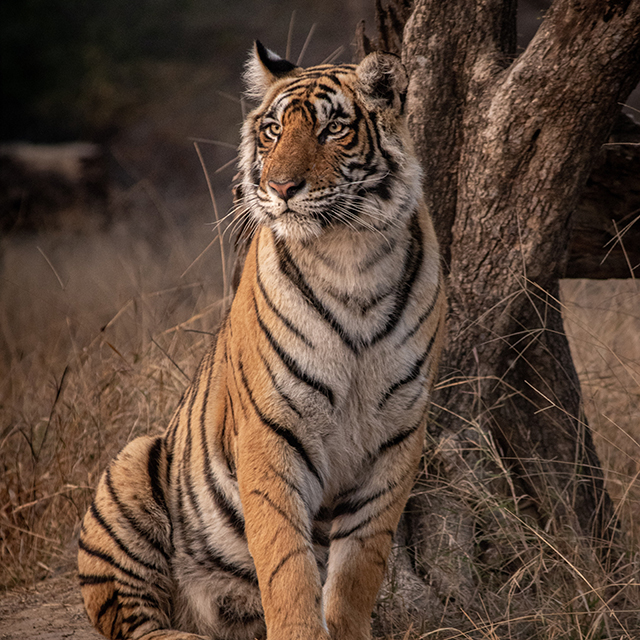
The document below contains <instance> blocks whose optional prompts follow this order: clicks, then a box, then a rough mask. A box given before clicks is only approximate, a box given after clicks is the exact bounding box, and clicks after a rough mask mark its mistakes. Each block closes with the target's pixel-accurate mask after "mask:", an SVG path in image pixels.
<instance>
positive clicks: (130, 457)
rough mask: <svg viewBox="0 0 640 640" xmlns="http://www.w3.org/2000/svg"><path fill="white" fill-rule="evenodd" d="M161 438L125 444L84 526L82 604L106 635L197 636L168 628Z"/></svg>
mask: <svg viewBox="0 0 640 640" xmlns="http://www.w3.org/2000/svg"><path fill="white" fill-rule="evenodd" d="M166 465H167V460H166V455H165V451H164V445H163V440H162V438H159V437H158V438H151V437H141V438H137V439H136V440H134V441H132V442H131V443H129V444H128V445H127V446H126V447H125V448H124V449H123V450H122V451H121V452H120V454H119V455H118V456H117V457H116V458H115V460H113V462H112V463H111V464H110V465H109V467H108V468H107V470H106V471H105V473H104V474H103V476H102V478H101V480H100V484H99V485H98V489H97V492H96V496H95V498H94V501H93V504H92V505H91V507H90V508H89V510H88V511H87V514H86V516H85V518H84V521H83V524H82V531H81V535H80V542H79V547H80V548H79V552H78V568H79V573H80V584H81V586H82V595H83V598H84V603H85V608H86V610H87V613H88V614H89V618H90V619H91V622H92V623H93V625H94V626H95V627H96V628H97V629H98V631H100V633H102V634H103V635H105V636H106V637H107V638H111V639H113V640H116V639H123V640H128V639H135V640H143V639H144V640H196V639H197V638H202V636H198V635H193V634H189V633H183V632H180V631H172V630H171V617H172V616H171V602H172V599H173V592H174V586H173V580H172V577H171V569H170V565H171V557H172V553H173V549H172V542H171V521H170V518H169V513H168V510H167V506H166V502H165V497H164V496H165V492H164V484H165V483H164V478H165V477H166Z"/></svg>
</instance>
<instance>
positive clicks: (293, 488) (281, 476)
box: [269, 464, 308, 508]
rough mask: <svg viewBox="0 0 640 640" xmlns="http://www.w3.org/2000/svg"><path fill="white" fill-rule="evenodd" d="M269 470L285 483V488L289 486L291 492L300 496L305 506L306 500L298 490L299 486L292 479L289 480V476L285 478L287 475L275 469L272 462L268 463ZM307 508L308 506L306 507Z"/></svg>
mask: <svg viewBox="0 0 640 640" xmlns="http://www.w3.org/2000/svg"><path fill="white" fill-rule="evenodd" d="M269 470H270V471H271V472H272V473H273V474H274V475H275V476H276V477H277V478H279V479H280V480H282V482H283V483H284V484H285V486H286V487H287V488H289V489H290V490H291V491H292V492H293V493H295V494H297V495H298V497H299V498H300V500H302V502H303V504H304V505H305V506H307V504H306V500H305V497H304V495H303V494H302V491H301V490H300V488H299V487H298V486H297V485H296V484H294V482H293V481H292V480H290V479H289V478H287V476H285V475H284V473H282V472H281V471H279V470H278V469H276V468H275V467H274V466H273V465H272V464H269ZM307 508H308V507H307Z"/></svg>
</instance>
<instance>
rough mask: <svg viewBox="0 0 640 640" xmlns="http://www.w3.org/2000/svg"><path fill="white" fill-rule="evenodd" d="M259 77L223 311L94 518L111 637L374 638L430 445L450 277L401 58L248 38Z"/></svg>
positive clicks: (252, 85)
mask: <svg viewBox="0 0 640 640" xmlns="http://www.w3.org/2000/svg"><path fill="white" fill-rule="evenodd" d="M246 83H247V85H248V92H249V94H250V95H251V96H252V97H253V98H256V99H258V100H259V101H260V106H258V107H257V108H256V109H255V110H254V111H252V112H251V113H250V114H249V115H248V117H247V119H246V121H245V124H244V126H243V130H242V143H241V146H240V163H239V164H240V171H241V189H240V193H241V198H242V209H243V213H242V215H243V216H246V218H245V220H244V224H245V227H246V228H249V229H250V231H251V243H250V245H249V248H248V251H247V253H246V258H245V261H244V267H243V271H242V276H241V278H240V282H239V285H238V288H237V292H236V295H235V298H234V301H233V304H232V306H231V310H230V312H229V314H228V316H227V318H226V319H225V321H224V323H223V324H222V327H221V328H220V331H219V334H218V337H217V340H216V344H215V346H214V348H213V349H211V350H210V351H209V352H208V353H207V354H206V355H205V356H204V359H203V360H202V362H201V364H200V366H199V368H198V370H197V372H196V374H195V377H194V380H193V382H192V384H191V386H190V387H189V388H188V389H187V391H186V392H185V394H184V396H183V398H182V399H181V401H180V404H179V407H178V409H177V411H176V413H175V415H174V416H173V418H172V420H171V422H170V424H169V426H168V428H167V430H166V432H165V433H164V434H163V435H162V436H158V437H142V438H137V439H135V440H133V441H132V442H131V443H130V444H128V445H127V446H126V447H125V448H124V449H123V450H122V451H121V452H120V454H119V455H118V456H117V457H116V458H115V459H114V460H113V461H112V462H111V464H110V465H109V467H108V468H107V470H106V471H105V473H104V474H103V476H102V478H101V480H100V483H99V486H98V489H97V493H96V496H95V499H94V502H93V504H92V505H91V507H90V509H89V510H88V512H87V514H86V516H85V518H84V522H83V526H82V532H81V536H80V543H79V554H78V564H79V573H80V582H81V586H82V594H83V598H84V602H85V607H86V609H87V612H88V614H89V617H90V619H91V621H92V623H93V624H94V626H95V627H96V628H97V629H98V630H99V631H100V632H101V633H102V634H104V635H105V636H107V637H108V638H136V639H144V640H156V639H157V640H160V639H164V640H195V638H213V639H216V640H218V639H220V640H222V639H228V640H251V639H253V638H268V639H269V640H328V639H332V640H352V639H353V640H356V639H357V640H365V639H368V638H370V634H371V631H370V624H371V612H372V609H373V606H374V604H375V600H376V595H377V592H378V589H379V587H380V584H381V581H382V579H383V576H384V573H385V569H386V565H387V558H388V555H389V552H390V549H391V545H392V541H393V537H394V534H395V531H396V528H397V525H398V521H399V518H400V515H401V513H402V510H403V508H404V506H405V503H406V501H407V498H408V496H409V492H410V490H411V487H412V484H413V481H414V477H415V474H416V471H417V468H418V464H419V461H420V456H421V453H422V446H423V438H424V430H425V421H426V417H427V407H428V400H429V393H430V388H431V386H432V383H433V379H434V376H435V371H436V366H437V360H438V355H439V352H440V347H441V342H442V334H443V312H444V293H443V287H442V284H441V273H440V258H439V253H438V246H437V242H436V238H435V234H434V230H433V226H432V223H431V220H430V217H429V214H428V212H427V210H426V208H425V205H424V203H423V199H422V193H421V186H420V184H421V174H420V169H419V165H418V162H417V160H416V157H415V154H414V151H413V148H412V145H411V141H410V138H409V134H408V131H407V127H406V121H405V117H404V113H403V110H404V97H405V92H406V88H407V78H406V75H405V72H404V70H403V68H402V66H401V64H400V62H399V60H398V59H397V58H395V57H394V56H391V55H386V54H381V53H373V54H371V55H369V56H367V57H366V58H365V59H364V60H363V61H362V62H361V63H360V64H359V65H357V66H356V65H320V66H316V67H311V68H307V69H303V68H300V67H297V66H295V65H293V64H292V63H290V62H288V61H286V60H283V59H281V58H279V57H278V56H277V55H275V54H274V53H272V52H271V51H269V50H267V49H265V48H264V47H263V46H262V45H261V44H260V43H256V46H255V50H254V52H253V55H252V56H251V59H250V61H249V63H248V65H247V72H246Z"/></svg>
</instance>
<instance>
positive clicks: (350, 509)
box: [333, 483, 397, 518]
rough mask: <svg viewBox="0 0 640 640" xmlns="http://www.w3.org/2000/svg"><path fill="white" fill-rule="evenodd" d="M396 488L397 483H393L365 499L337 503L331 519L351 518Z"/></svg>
mask: <svg viewBox="0 0 640 640" xmlns="http://www.w3.org/2000/svg"><path fill="white" fill-rule="evenodd" d="M396 486H397V483H393V484H392V485H390V486H388V487H385V488H384V489H380V491H377V492H376V493H374V494H373V495H371V496H368V497H367V498H359V499H357V500H344V501H343V502H339V503H338V504H337V505H336V506H335V507H334V508H333V517H334V518H338V517H340V516H352V515H354V514H355V513H357V512H358V511H360V509H362V508H364V507H366V506H367V505H368V504H370V503H372V502H374V501H375V500H377V499H378V498H381V497H382V496H384V495H385V494H387V493H389V492H390V491H392V490H393V489H395V487H396Z"/></svg>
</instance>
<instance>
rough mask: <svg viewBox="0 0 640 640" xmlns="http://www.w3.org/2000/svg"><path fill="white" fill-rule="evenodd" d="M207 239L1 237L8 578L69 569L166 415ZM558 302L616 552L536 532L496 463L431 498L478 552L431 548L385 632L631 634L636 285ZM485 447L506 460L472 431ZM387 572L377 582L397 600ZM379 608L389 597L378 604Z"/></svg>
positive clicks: (565, 535)
mask: <svg viewBox="0 0 640 640" xmlns="http://www.w3.org/2000/svg"><path fill="white" fill-rule="evenodd" d="M211 238H212V234H211V233H210V231H208V230H207V229H204V231H203V228H202V227H199V228H197V229H196V230H195V231H184V230H180V229H179V228H178V227H176V226H175V225H174V226H171V225H169V227H168V230H165V231H164V232H162V233H161V234H160V236H159V237H156V238H155V239H154V240H152V241H150V240H145V239H142V238H140V237H134V236H132V235H131V234H130V233H129V231H128V230H127V229H126V228H125V227H115V228H113V229H112V230H110V231H108V232H104V233H101V234H94V235H92V236H90V237H71V236H64V235H60V236H57V237H46V238H40V239H30V240H23V241H20V242H18V241H13V242H11V243H5V245H4V246H3V250H4V267H3V271H2V278H1V280H0V292H1V293H0V295H1V298H0V300H1V301H2V302H1V304H0V366H1V367H2V376H0V451H1V460H0V464H1V474H0V565H1V566H2V572H1V573H0V585H1V586H3V587H10V586H12V585H15V584H18V583H24V582H29V581H32V580H34V579H37V578H41V577H45V576H48V575H51V574H53V573H55V572H56V569H57V567H59V566H68V562H69V558H73V555H74V550H75V540H74V536H75V535H76V534H77V528H78V524H79V521H80V518H81V517H82V515H83V513H84V511H85V509H86V508H87V506H88V502H89V500H90V498H91V495H92V491H93V488H94V486H95V484H96V482H97V479H98V477H99V474H100V473H101V472H102V470H103V469H104V467H105V465H106V463H107V461H108V460H109V459H110V458H111V457H112V456H113V455H114V454H115V453H116V452H117V451H118V450H119V449H120V448H121V447H122V446H123V445H124V444H125V443H126V442H127V441H129V440H130V439H132V438H134V437H136V436H138V435H140V434H144V433H157V432H160V431H161V430H162V429H163V428H164V426H165V425H166V423H167V421H168V418H169V417H170V415H171V412H172V410H173V407H175V405H176V403H177V401H178V399H179V397H180V394H181V392H182V390H183V389H184V388H185V387H186V384H187V380H188V378H189V376H190V375H191V373H192V372H193V370H194V367H195V365H196V364H197V362H198V360H199V358H200V356H201V354H202V352H203V351H204V349H205V348H206V345H207V344H208V342H209V341H210V335H209V334H210V333H211V332H212V331H215V328H216V326H217V324H218V322H219V319H220V314H221V312H222V310H223V309H222V307H223V303H222V302H221V296H222V283H221V275H220V269H219V264H220V257H219V253H217V252H216V251H215V249H213V248H212V249H211V250H210V251H209V252H208V253H206V254H205V255H204V256H203V257H202V258H201V259H200V260H199V261H198V262H197V264H195V265H194V266H193V267H192V268H191V269H189V271H188V272H187V274H186V275H184V276H183V277H181V275H182V274H183V272H184V270H185V269H186V268H187V267H188V266H189V265H190V264H191V263H192V262H193V260H194V259H195V258H196V257H197V256H198V255H199V253H200V252H201V250H202V249H203V248H204V247H205V246H206V245H207V244H208V242H209V241H210V239H211ZM563 301H564V303H565V305H566V313H565V320H566V326H567V332H568V334H569V337H570V340H571V345H572V349H573V351H574V355H575V359H576V363H577V365H578V368H579V372H580V376H581V380H582V384H583V389H584V392H585V400H586V409H587V413H588V417H589V421H590V422H591V424H592V425H593V426H594V428H595V433H596V441H597V444H598V448H599V453H600V456H601V459H602V461H603V464H604V467H605V473H606V476H607V485H608V487H609V490H610V492H611V494H612V497H613V498H614V501H615V503H616V508H617V509H618V511H619V513H620V514H621V517H622V522H623V525H624V531H625V535H626V538H622V537H621V538H620V539H619V540H617V541H616V542H615V544H616V545H620V549H619V550H618V554H617V555H616V556H615V557H616V558H617V560H616V562H617V565H616V566H611V565H603V564H602V561H601V560H600V559H599V557H598V555H597V554H596V553H591V552H585V547H584V546H581V545H580V544H577V543H576V537H575V533H574V532H573V531H571V530H566V531H560V532H554V533H551V532H548V531H543V530H540V529H539V528H538V527H537V526H536V523H535V522H534V521H533V520H529V519H528V518H527V516H526V509H525V508H524V507H523V505H517V506H516V505H515V504H514V503H513V502H509V501H505V502H499V501H497V500H496V497H495V495H496V494H495V492H492V491H491V490H490V487H489V483H491V482H495V481H496V478H495V477H492V478H487V479H486V484H483V482H474V483H463V482H461V483H459V484H457V485H456V486H455V487H452V486H450V485H449V486H442V487H439V488H438V491H440V492H442V494H441V496H440V497H443V496H444V495H445V494H446V493H447V492H455V493H456V494H457V495H458V497H459V500H460V503H461V504H463V506H464V508H465V509H468V513H467V512H465V511H464V509H463V510H462V511H461V512H460V513H453V514H450V516H448V518H449V520H448V522H447V523H445V525H446V526H454V527H465V526H470V525H469V522H471V521H473V523H474V524H473V526H470V536H471V538H472V548H473V549H474V550H475V551H474V553H473V554H469V553H468V551H467V550H458V549H449V550H445V551H444V552H441V553H440V559H439V560H437V562H438V563H439V566H438V567H437V569H438V570H439V571H440V574H439V575H440V576H441V577H442V576H445V577H443V578H442V581H441V583H438V584H436V583H432V584H430V585H428V587H427V588H426V589H425V588H424V584H421V585H420V591H421V592H422V595H421V597H422V600H420V601H419V603H418V605H419V606H418V605H415V603H414V605H415V606H414V607H413V608H412V606H413V605H411V603H407V606H406V607H405V611H406V616H405V618H404V619H402V620H399V619H395V620H394V621H393V622H392V623H389V624H387V625H386V626H384V625H382V624H380V625H379V628H380V630H381V631H384V632H385V634H386V635H387V637H389V638H392V637H393V638H398V639H399V638H407V639H409V638H424V639H427V638H429V639H436V638H437V639H440V640H442V639H445V638H446V639H449V640H453V639H454V638H474V639H475V638H478V639H480V638H481V639H486V640H494V639H498V638H500V639H506V638H509V639H511V638H513V639H515V638H519V639H525V638H544V639H545V640H552V639H553V640H560V639H563V640H564V639H566V640H569V639H572V640H573V639H575V640H583V639H584V640H598V639H604V638H628V639H629V640H631V639H632V638H633V637H634V634H637V633H638V630H639V629H640V613H639V612H640V595H639V594H638V588H637V584H638V575H639V574H638V554H637V549H638V541H639V540H640V521H639V519H638V517H637V513H638V502H640V485H639V484H638V481H637V477H638V475H639V473H640V445H639V444H638V443H639V442H640V424H639V422H640V420H639V418H640V385H639V380H640V288H639V287H638V284H637V283H636V282H632V281H629V282H618V283H592V282H565V283H564V284H563ZM203 332H204V333H203ZM478 456H485V457H487V458H493V459H494V462H495V461H497V460H498V459H499V456H498V455H497V452H496V450H495V447H493V445H492V443H491V442H490V441H487V440H486V437H485V436H483V435H481V434H479V436H478ZM503 480H505V481H507V480H508V479H507V478H506V474H505V478H503ZM428 497H429V499H432V500H437V499H439V496H438V494H437V493H434V494H433V495H431V496H428ZM479 514H482V516H481V517H479ZM467 515H469V518H468V519H467ZM443 526H444V525H443ZM478 549H482V551H481V552H479V551H478ZM447 563H450V564H451V565H456V566H458V565H460V563H462V564H465V563H466V565H467V567H466V572H463V573H465V574H466V575H467V576H468V585H454V586H453V587H452V586H451V585H446V584H445V583H446V579H445V578H446V571H447V566H448V565H447ZM432 568H433V567H432ZM434 575H435V573H434ZM395 578H396V577H394V576H392V577H391V580H390V583H389V584H388V585H387V587H386V592H385V593H386V595H387V597H389V598H390V599H392V598H393V592H394V583H393V581H394V579H395ZM445 593H448V594H449V595H446V596H443V594H445ZM451 594H454V596H455V597H454V596H452V595H451ZM384 608H385V601H384V599H383V601H382V604H381V608H380V609H379V612H378V613H379V614H380V617H384ZM383 627H384V628H383ZM634 630H635V631H634ZM636 637H637V636H636Z"/></svg>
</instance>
